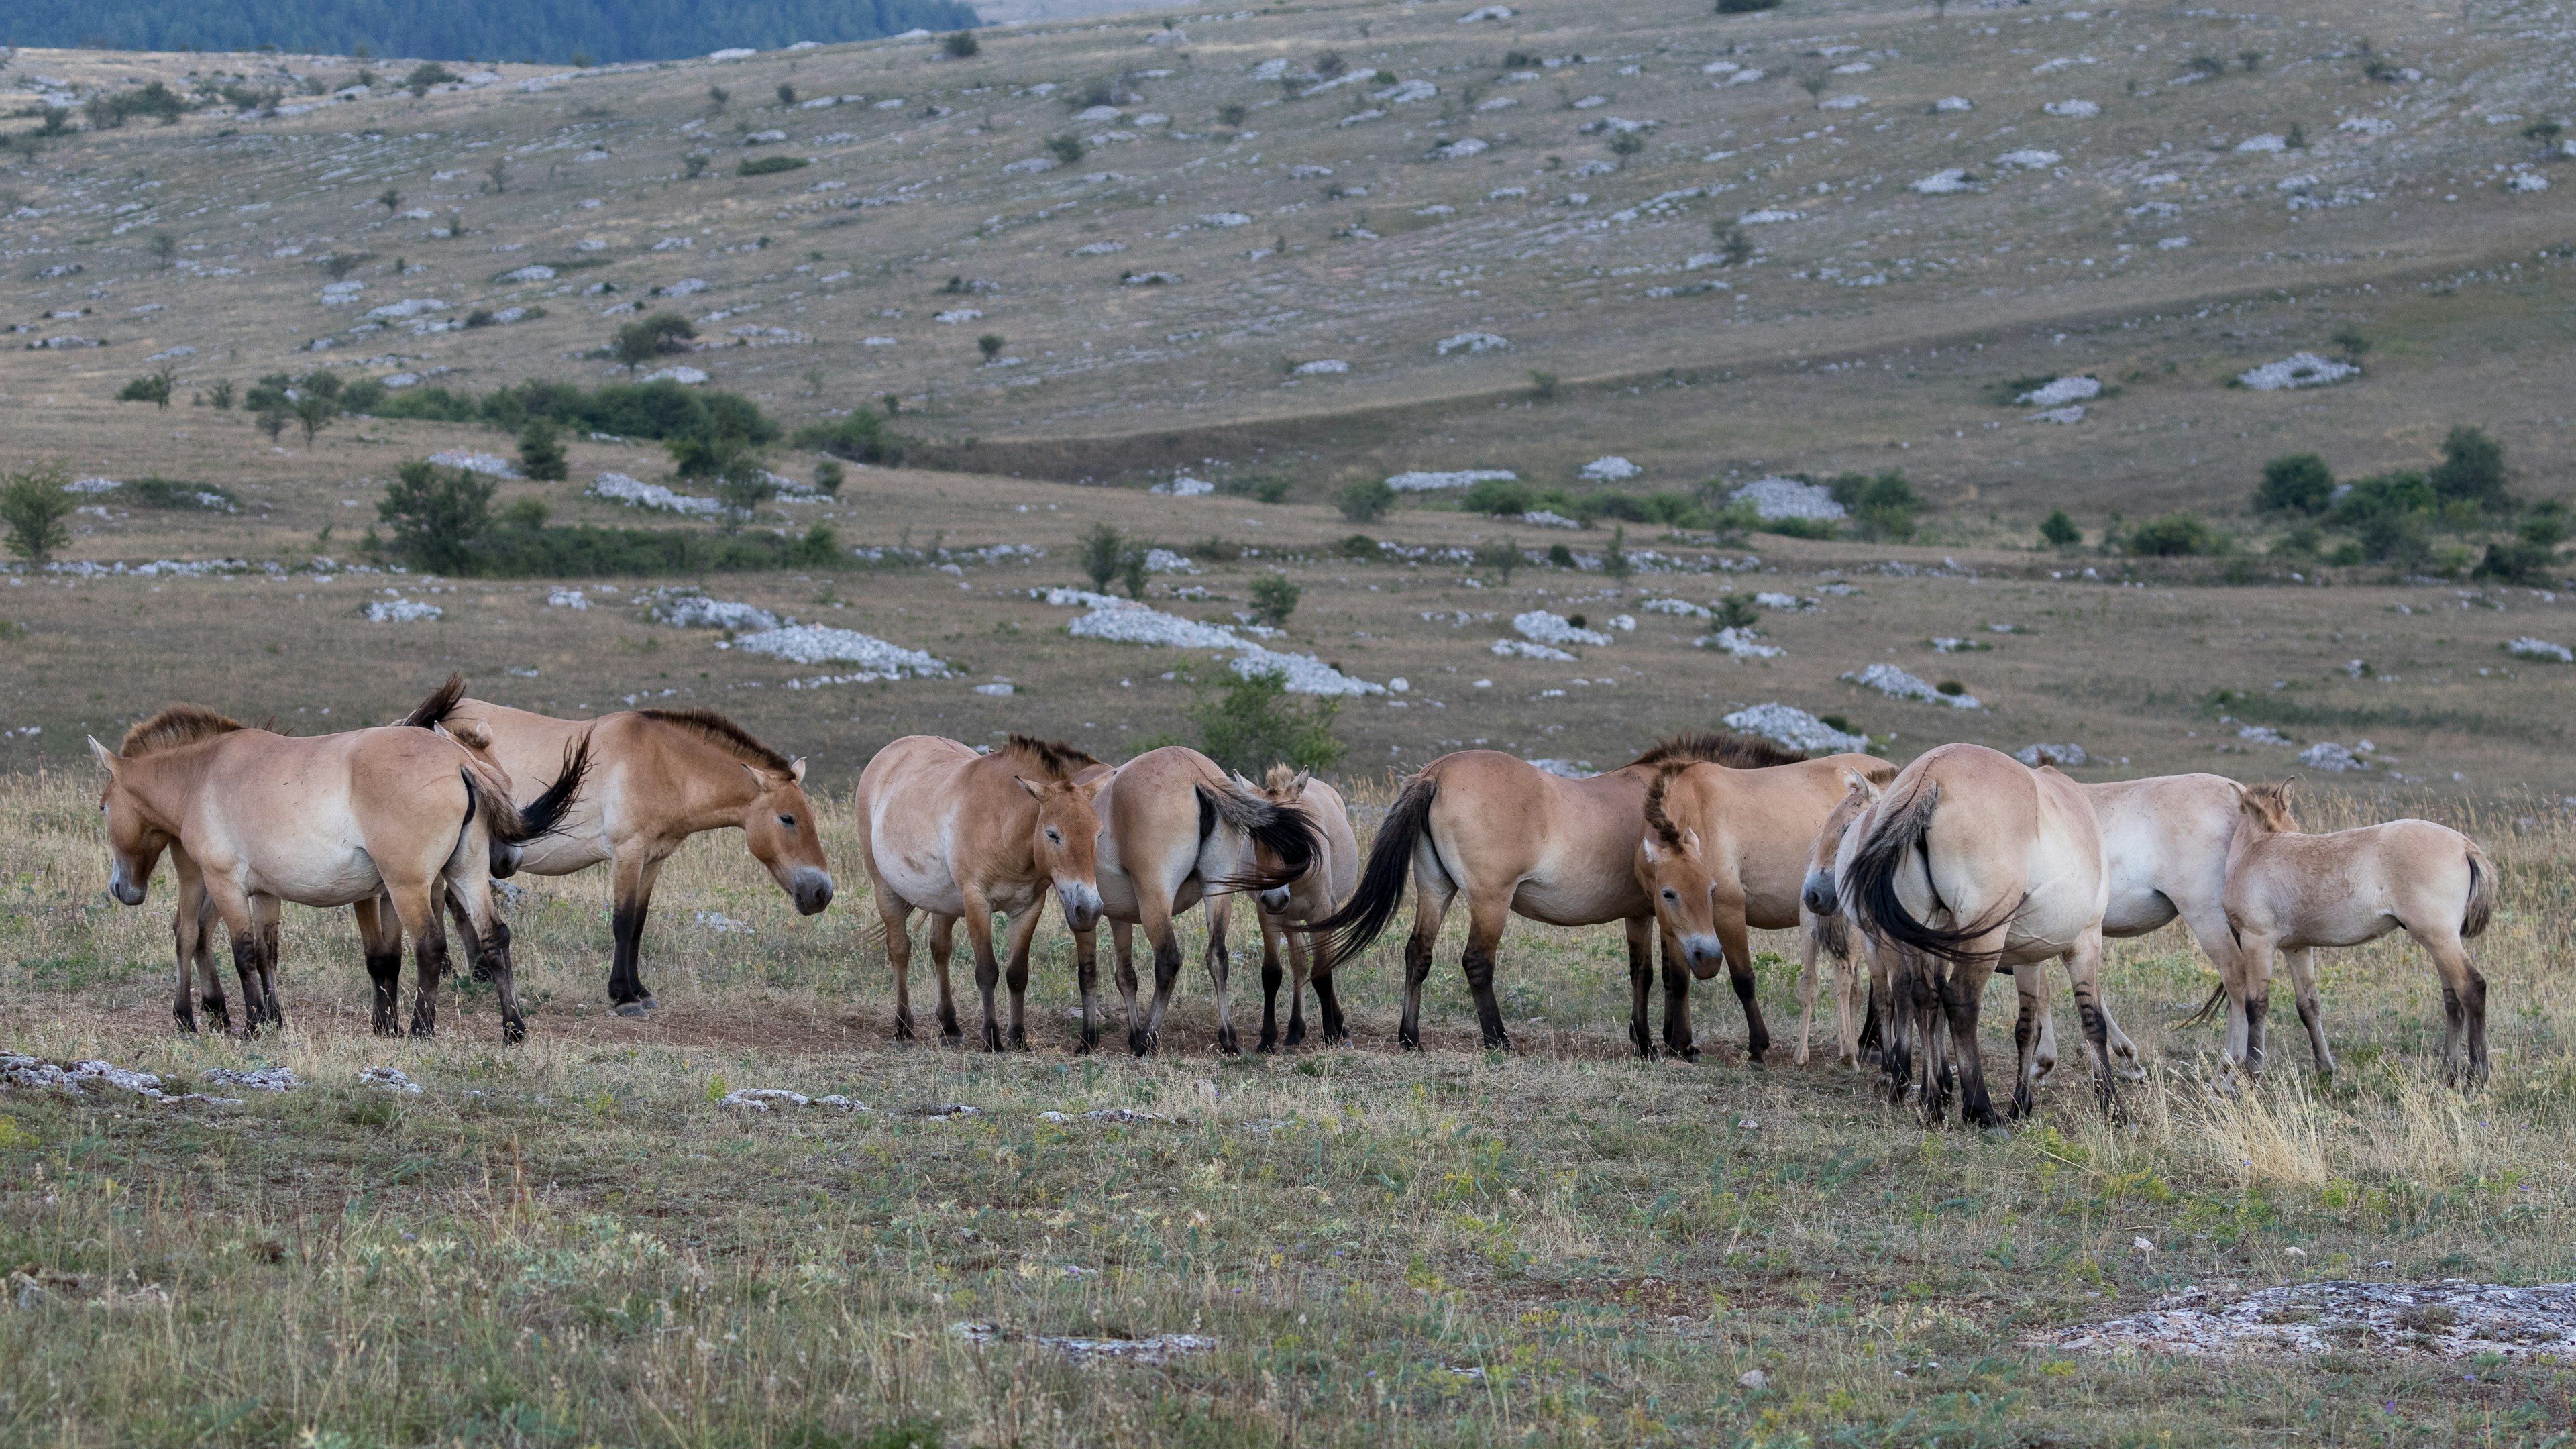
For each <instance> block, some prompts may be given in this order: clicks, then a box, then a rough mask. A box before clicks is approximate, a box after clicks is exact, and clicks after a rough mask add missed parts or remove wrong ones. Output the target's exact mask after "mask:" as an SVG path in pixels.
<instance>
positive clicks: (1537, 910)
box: [1512, 880, 1644, 926]
mask: <svg viewBox="0 0 2576 1449" xmlns="http://www.w3.org/2000/svg"><path fill="white" fill-rule="evenodd" d="M1635 895H1636V892H1635V890H1634V889H1633V888H1632V889H1630V890H1628V891H1625V892H1612V891H1605V890H1602V889H1600V888H1599V887H1597V886H1596V887H1591V888H1588V889H1587V888H1584V887H1579V886H1568V885H1561V884H1556V883H1553V882H1549V881H1542V880H1531V881H1523V882H1522V883H1521V887H1520V889H1519V890H1516V891H1514V892H1512V910H1513V912H1514V913H1515V914H1518V915H1523V916H1527V917H1529V918H1530V919H1531V920H1533V921H1544V922H1545V923H1547V924H1548V925H1551V926H1597V925H1599V924H1601V923H1602V922H1603V921H1617V920H1625V919H1626V918H1627V917H1628V916H1629V915H1630V914H1632V911H1631V907H1640V908H1642V906H1643V904H1644V903H1643V902H1642V901H1638V900H1635V899H1633V898H1634V897H1635Z"/></svg>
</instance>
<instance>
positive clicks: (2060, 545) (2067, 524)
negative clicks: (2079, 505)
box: [2039, 508, 2084, 549]
mask: <svg viewBox="0 0 2576 1449" xmlns="http://www.w3.org/2000/svg"><path fill="white" fill-rule="evenodd" d="M2039 541H2040V542H2041V543H2044V544H2046V545H2048V546H2049V547H2050V548H2057V549H2067V548H2073V547H2075V546H2076V545H2077V544H2079V543H2082V542H2083V541H2084V530H2083V529H2080V528H2078V527H2076V526H2075V520H2074V519H2072V518H2070V517H2068V516H2067V513H2066V510H2065V509H2063V508H2059V509H2055V510H2053V511H2051V512H2050V513H2049V515H2048V516H2047V517H2046V518H2043V519H2041V520H2040V522H2039Z"/></svg>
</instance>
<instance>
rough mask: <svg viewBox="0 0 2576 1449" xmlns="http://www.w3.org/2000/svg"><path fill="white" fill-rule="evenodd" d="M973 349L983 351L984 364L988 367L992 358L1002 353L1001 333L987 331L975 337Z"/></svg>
mask: <svg viewBox="0 0 2576 1449" xmlns="http://www.w3.org/2000/svg"><path fill="white" fill-rule="evenodd" d="M975 350H976V351H978V352H981V353H983V354H984V363H985V365H986V366H988V367H989V366H991V365H992V362H993V359H994V358H997V357H999V356H1001V355H1002V334H1001V333H999V332H987V333H985V334H984V335H983V336H981V337H978V338H976V339H975Z"/></svg>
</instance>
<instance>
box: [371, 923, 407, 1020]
mask: <svg viewBox="0 0 2576 1449" xmlns="http://www.w3.org/2000/svg"><path fill="white" fill-rule="evenodd" d="M367 979H368V980H369V981H371V982H373V983H375V988H376V1000H375V1010H374V1012H373V1013H372V1024H373V1026H374V1027H375V1032H376V1035H378V1036H394V1035H396V1034H398V1033H399V1032H400V1030H401V1027H400V1026H399V1025H398V1024H397V1022H396V1020H395V1012H396V1010H397V1009H398V1008H399V1007H400V1005H401V1000H402V938H401V937H399V936H397V937H396V938H395V939H394V944H393V948H392V949H391V950H385V951H379V950H376V949H374V948H373V947H370V948H368V951H367Z"/></svg>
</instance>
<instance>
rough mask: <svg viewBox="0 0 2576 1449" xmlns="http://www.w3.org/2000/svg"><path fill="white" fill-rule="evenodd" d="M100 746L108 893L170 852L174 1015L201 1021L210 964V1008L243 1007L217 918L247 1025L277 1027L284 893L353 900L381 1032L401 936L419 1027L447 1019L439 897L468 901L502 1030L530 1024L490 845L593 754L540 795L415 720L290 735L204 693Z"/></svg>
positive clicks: (543, 805)
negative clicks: (215, 926) (206, 701)
mask: <svg viewBox="0 0 2576 1449" xmlns="http://www.w3.org/2000/svg"><path fill="white" fill-rule="evenodd" d="M90 749H91V751H92V752H93V753H94V754H95V755H96V756H97V758H98V762H99V764H100V765H101V766H103V767H105V769H106V770H107V772H108V785H107V789H106V791H105V792H104V793H103V794H102V795H101V796H100V799H99V809H100V810H101V812H102V813H104V814H105V815H106V817H107V827H108V849H109V860H110V863H111V871H110V877H111V879H110V885H109V889H110V890H111V891H112V892H113V893H114V894H115V896H116V898H117V899H118V900H120V901H123V902H124V903H125V904H127V905H141V904H142V903H143V900H144V896H145V892H146V890H147V888H148V885H149V883H150V881H151V878H152V870H153V867H154V865H155V864H156V863H157V862H158V860H159V858H160V856H161V853H162V852H163V851H164V850H167V851H168V852H169V853H170V858H171V865H172V867H173V868H174V869H175V870H176V872H177V874H178V877H179V900H178V909H177V910H176V912H175V913H174V916H175V919H174V921H173V924H172V929H173V934H174V936H175V944H176V946H177V950H178V987H177V994H176V998H175V999H174V1001H173V1002H172V1014H173V1015H174V1016H176V1017H177V1019H178V1022H179V1025H180V1027H181V1029H183V1030H187V1031H194V1030H196V1014H195V1011H194V1009H193V1007H194V1003H192V1002H191V1000H190V991H189V988H190V978H191V975H192V974H195V973H196V972H197V970H198V968H202V977H203V982H204V988H205V997H204V1002H203V1005H204V1006H205V1008H206V1010H207V1011H208V1012H209V1013H210V1014H212V1015H213V1017H214V1019H215V1020H216V1021H217V1022H218V1023H220V1024H222V1025H223V1026H224V1027H225V1028H226V1029H227V1030H229V1029H230V1027H231V1010H230V1007H229V1006H228V1004H227V1003H226V1001H225V999H224V994H223V983H222V981H221V979H220V978H219V977H217V976H216V974H215V972H214V970H213V961H212V959H211V956H210V954H209V952H208V951H207V949H206V932H207V929H208V927H209V926H210V925H211V921H210V919H209V917H210V916H213V915H219V916H221V917H222V919H223V923H224V927H225V929H226V931H227V932H228V933H229V934H230V935H231V937H232V945H233V967H234V970H235V972H236V973H237V974H238V975H239V976H240V978H241V988H242V997H243V1003H242V1005H243V1017H244V1026H245V1029H247V1030H251V1031H256V1030H257V1029H258V1027H259V1025H260V1023H261V1022H262V1021H266V1022H268V1023H269V1024H271V1025H277V1026H283V1025H284V1013H283V1012H282V1010H281V1009H280V1007H279V1004H278V996H277V954H278V948H277V927H278V912H279V908H280V903H281V902H284V901H294V902H295V903H297V904H299V905H308V906H323V907H330V906H344V905H345V906H354V907H356V908H357V918H358V932H359V935H360V937H361V939H362V940H363V942H364V945H365V950H366V959H367V974H368V975H369V976H370V977H371V978H372V979H373V981H374V985H375V1010H374V1024H375V1029H376V1031H377V1032H378V1033H379V1034H380V1035H390V1034H392V1032H393V1031H394V1029H395V1022H394V1013H395V1005H396V998H397V994H398V991H399V987H400V984H401V972H402V938H403V933H404V932H406V931H408V932H409V933H410V934H411V938H412V949H413V956H414V961H415V964H416V966H417V968H418V971H419V981H418V983H417V994H416V997H415V999H414V1003H413V1008H412V1019H411V1031H412V1034H413V1035H415V1036H428V1035H431V1034H432V1033H433V1032H434V1031H435V1030H436V1029H437V1024H438V1004H437V997H438V982H439V978H440V976H441V975H442V974H444V972H445V971H446V968H447V932H446V929H445V927H444V926H443V925H442V924H441V923H440V920H439V914H438V904H439V896H440V895H441V894H442V893H453V894H454V895H455V896H456V897H457V898H458V899H459V900H461V901H462V902H463V903H464V906H465V910H466V923H467V928H468V929H469V930H470V931H472V932H473V933H474V934H475V935H476V936H477V937H478V938H479V939H480V941H481V944H482V949H483V951H484V953H485V954H486V956H487V957H488V958H489V959H490V960H491V961H492V962H493V963H494V972H493V974H494V977H495V979H496V981H497V983H498V986H499V995H500V1001H501V1019H502V1030H503V1036H504V1038H505V1039H506V1040H509V1041H518V1040H520V1039H521V1038H522V1037H524V1036H525V1035H526V1026H525V1024H524V1023H523V1022H522V1021H521V1019H520V1016H519V1008H518V999H517V995H516V991H515V988H514V983H513V981H512V975H511V965H510V928H509V927H508V926H507V925H505V924H503V923H502V921H501V918H500V916H499V915H498V913H497V912H495V911H494V909H493V906H492V886H491V864H492V856H493V844H494V842H495V841H496V840H497V841H501V842H506V843H513V844H523V843H525V842H527V841H530V840H534V839H537V838H539V837H541V836H543V835H544V834H545V833H546V832H547V831H549V830H552V829H553V828H555V826H556V825H558V824H559V823H560V822H561V820H562V818H563V814H564V811H565V810H566V808H567V807H568V806H569V804H570V802H571V800H572V799H573V797H574V795H575V793H576V792H577V791H578V790H579V789H580V785H581V779H582V776H583V773H584V772H585V770H586V769H587V768H588V761H587V758H586V757H585V756H584V755H583V754H582V753H581V752H580V751H579V750H578V749H576V750H574V751H573V752H572V753H571V754H569V755H568V756H566V757H564V758H563V759H562V760H560V761H559V762H558V766H557V773H556V775H555V777H554V778H553V780H552V782H551V783H550V784H549V785H548V786H547V787H546V788H545V790H544V791H542V792H541V793H540V794H539V796H538V797H537V799H536V800H535V801H534V802H532V803H531V804H530V805H528V806H527V807H525V808H524V809H523V808H521V807H520V806H519V805H517V804H516V803H514V802H513V801H512V800H511V798H510V782H509V781H508V779H507V778H506V777H503V776H502V775H501V774H500V773H499V772H498V771H497V770H495V769H494V768H492V766H491V765H490V763H489V762H488V761H481V760H477V759H476V758H475V757H474V756H473V755H472V753H471V752H469V751H467V750H466V749H465V748H464V747H463V746H461V745H459V744H458V743H457V742H456V741H454V740H452V739H447V738H443V737H441V736H439V735H437V734H435V733H432V732H429V731H424V730H418V729H409V728H403V727H389V728H379V729H364V730H355V731H352V732H349V733H346V734H336V735H320V736H312V737H306V738H290V737H287V736H284V735H277V734H272V733H270V732H269V731H267V730H260V729H251V728H248V727H246V726H244V725H242V724H240V723H239V722H237V721H235V720H231V719H227V718H225V717H224V716H222V715H220V714H217V713H215V712H214V711H212V710H209V709H204V708H201V707H199V706H196V705H173V706H171V707H170V708H168V709H165V710H162V711H161V712H160V713H159V714H156V715H154V716H153V717H152V718H150V719H148V720H145V721H143V722H142V723H141V724H138V725H136V726H134V727H133V728H132V729H130V730H127V731H126V733H125V738H124V740H123V742H122V743H121V745H120V746H119V749H118V750H117V751H113V752H112V751H110V750H109V749H108V748H107V747H106V746H105V745H102V744H100V743H99V742H98V741H97V740H95V739H93V740H91V741H90Z"/></svg>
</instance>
